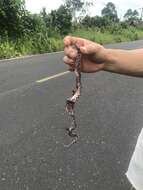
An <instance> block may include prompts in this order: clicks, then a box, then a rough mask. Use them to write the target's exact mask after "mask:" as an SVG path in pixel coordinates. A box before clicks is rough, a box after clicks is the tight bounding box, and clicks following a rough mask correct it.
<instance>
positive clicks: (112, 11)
mask: <svg viewBox="0 0 143 190" xmlns="http://www.w3.org/2000/svg"><path fill="white" fill-rule="evenodd" d="M101 13H102V16H103V17H107V18H109V19H110V20H111V21H113V22H117V21H119V19H118V15H117V10H116V7H115V5H114V3H112V2H109V3H107V5H106V6H105V7H104V8H103V10H102V12H101Z"/></svg>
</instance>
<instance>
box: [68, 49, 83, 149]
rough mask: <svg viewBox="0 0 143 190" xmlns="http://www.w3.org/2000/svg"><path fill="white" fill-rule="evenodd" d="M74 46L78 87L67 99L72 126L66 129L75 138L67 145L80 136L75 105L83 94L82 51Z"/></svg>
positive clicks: (74, 141)
mask: <svg viewBox="0 0 143 190" xmlns="http://www.w3.org/2000/svg"><path fill="white" fill-rule="evenodd" d="M74 48H76V50H77V57H76V61H75V70H74V73H75V76H76V87H75V90H73V94H72V97H70V98H68V99H67V100H66V111H67V112H68V114H69V116H70V117H71V119H72V122H71V125H70V127H68V128H66V131H67V133H68V135H69V136H70V137H71V138H74V139H73V141H72V142H71V143H70V144H69V145H66V146H67V147H70V146H71V145H72V144H74V143H76V142H77V140H78V138H79V137H78V135H77V134H76V133H75V132H74V131H75V130H76V128H77V123H76V117H75V110H74V107H75V103H76V102H77V100H78V99H79V97H80V95H81V88H82V86H81V71H80V64H81V53H80V49H79V48H78V47H77V46H76V45H74Z"/></svg>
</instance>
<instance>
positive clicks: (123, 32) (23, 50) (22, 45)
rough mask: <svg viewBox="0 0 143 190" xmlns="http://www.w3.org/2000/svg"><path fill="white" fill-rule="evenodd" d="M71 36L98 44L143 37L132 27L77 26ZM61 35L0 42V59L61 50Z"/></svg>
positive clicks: (38, 35)
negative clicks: (100, 27) (101, 27)
mask: <svg viewBox="0 0 143 190" xmlns="http://www.w3.org/2000/svg"><path fill="white" fill-rule="evenodd" d="M71 34H72V35H73V36H78V37H82V38H86V39H89V40H91V41H95V42H98V43H100V44H108V43H116V42H124V41H133V40H139V39H143V30H142V29H137V28H134V27H129V28H127V29H122V28H118V27H117V28H114V27H111V28H110V29H99V28H79V29H76V31H73V32H72V33H71ZM63 48H64V47H63V37H60V36H59V35H58V36H54V37H49V36H48V33H37V34H35V35H33V36H32V37H27V38H26V37H25V38H23V39H17V40H16V41H12V40H8V39H6V40H5V41H2V40H1V42H0V59H4V58H11V57H17V56H23V55H31V54H37V53H45V52H55V51H60V50H63Z"/></svg>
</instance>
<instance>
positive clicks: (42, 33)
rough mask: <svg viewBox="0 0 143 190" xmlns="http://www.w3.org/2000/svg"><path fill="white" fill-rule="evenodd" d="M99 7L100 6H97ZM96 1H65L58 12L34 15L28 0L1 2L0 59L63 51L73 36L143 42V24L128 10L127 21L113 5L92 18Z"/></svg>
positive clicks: (106, 6)
mask: <svg viewBox="0 0 143 190" xmlns="http://www.w3.org/2000/svg"><path fill="white" fill-rule="evenodd" d="M95 5H96V4H95ZM90 6H94V5H93V2H92V1H86V0H65V1H64V3H63V5H61V6H60V7H59V8H58V9H57V10H52V11H51V12H50V13H47V11H46V9H45V8H43V9H42V10H41V12H40V14H31V13H30V12H28V11H27V10H26V8H25V2H24V0H7V1H5V0H1V1H0V58H1V59H2V58H11V57H16V56H23V55H31V54H37V53H45V52H53V51H59V50H63V38H64V36H65V35H67V34H70V35H74V36H80V37H83V38H86V39H89V40H92V41H96V42H99V43H101V44H107V43H115V42H123V41H133V40H139V39H143V21H142V18H141V16H139V13H138V12H137V11H136V10H131V9H128V10H127V12H126V13H125V15H124V20H122V21H121V20H120V19H119V18H118V13H117V10H116V7H115V5H114V4H113V3H111V2H109V3H107V4H106V5H105V7H103V10H102V12H101V16H94V17H91V16H89V15H88V8H90Z"/></svg>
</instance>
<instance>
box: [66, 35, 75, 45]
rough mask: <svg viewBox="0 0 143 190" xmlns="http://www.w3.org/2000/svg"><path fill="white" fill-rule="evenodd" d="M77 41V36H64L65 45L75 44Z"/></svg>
mask: <svg viewBox="0 0 143 190" xmlns="http://www.w3.org/2000/svg"><path fill="white" fill-rule="evenodd" d="M76 42H77V38H76V37H72V36H66V37H65V38H64V45H65V46H71V45H74V44H76Z"/></svg>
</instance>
